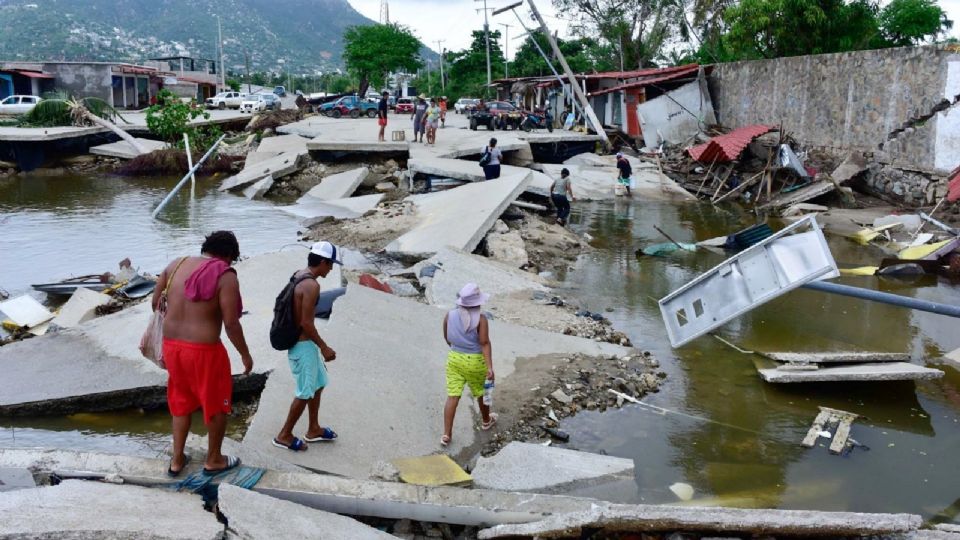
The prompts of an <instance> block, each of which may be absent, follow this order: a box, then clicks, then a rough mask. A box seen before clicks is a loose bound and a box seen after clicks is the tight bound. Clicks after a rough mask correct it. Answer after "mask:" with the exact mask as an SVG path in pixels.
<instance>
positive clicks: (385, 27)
mask: <svg viewBox="0 0 960 540" xmlns="http://www.w3.org/2000/svg"><path fill="white" fill-rule="evenodd" d="M343 41H344V46H343V60H344V63H345V64H346V66H347V70H348V71H350V72H351V73H352V74H353V75H355V76H356V77H357V78H358V79H359V81H360V84H359V86H360V88H359V94H360V95H364V94H366V92H367V88H368V87H369V86H370V85H371V84H372V85H373V86H375V87H377V88H382V87H383V85H384V84H385V83H386V80H387V76H388V75H389V74H390V72H391V71H399V70H403V71H408V72H410V71H415V70H416V69H417V68H419V67H420V65H421V62H420V41H419V40H418V39H417V37H416V36H415V35H413V32H412V31H411V30H410V29H409V28H407V27H405V26H402V25H399V24H373V25H369V26H351V27H350V28H348V29H347V31H346V32H344V34H343Z"/></svg>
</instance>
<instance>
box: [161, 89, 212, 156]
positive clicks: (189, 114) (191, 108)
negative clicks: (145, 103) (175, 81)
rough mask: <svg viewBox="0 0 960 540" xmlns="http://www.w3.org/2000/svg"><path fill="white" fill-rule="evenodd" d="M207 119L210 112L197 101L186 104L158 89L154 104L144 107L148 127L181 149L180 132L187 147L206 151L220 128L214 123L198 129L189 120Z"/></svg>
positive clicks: (181, 138) (173, 95)
mask: <svg viewBox="0 0 960 540" xmlns="http://www.w3.org/2000/svg"><path fill="white" fill-rule="evenodd" d="M197 118H203V119H208V118H210V114H209V113H208V112H206V111H205V110H203V109H201V108H200V107H198V106H197V104H196V102H194V101H192V100H191V101H190V102H189V103H185V102H184V101H183V100H181V99H180V97H179V96H177V95H175V94H173V93H172V92H170V91H169V90H166V89H164V90H160V93H159V94H157V103H156V105H151V106H150V107H148V108H147V129H149V130H150V133H153V134H154V135H156V136H157V137H160V138H161V139H163V140H164V141H166V142H168V143H170V144H171V145H173V146H177V147H179V148H183V134H184V133H186V134H187V136H188V137H189V138H190V146H191V148H193V149H194V150H197V151H205V150H206V149H207V148H209V147H210V145H212V144H213V142H214V141H215V140H216V138H217V137H219V136H220V129H219V128H217V127H216V126H208V127H206V128H202V129H201V128H199V127H198V126H196V125H193V124H191V121H193V120H195V119H197Z"/></svg>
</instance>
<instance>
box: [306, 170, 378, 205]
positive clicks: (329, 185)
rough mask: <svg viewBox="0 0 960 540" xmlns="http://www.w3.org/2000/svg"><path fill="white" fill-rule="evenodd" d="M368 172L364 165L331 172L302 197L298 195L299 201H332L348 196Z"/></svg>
mask: <svg viewBox="0 0 960 540" xmlns="http://www.w3.org/2000/svg"><path fill="white" fill-rule="evenodd" d="M369 174H370V169H368V168H366V167H360V168H358V169H353V170H351V171H344V172H342V173H337V174H331V175H330V176H327V177H324V178H323V180H321V181H320V183H319V184H317V185H316V186H314V187H313V188H312V189H311V190H310V191H308V192H307V193H306V194H305V195H304V196H303V197H300V201H299V202H303V201H313V200H318V201H332V200H335V199H343V198H346V197H349V196H351V195H353V192H354V191H356V190H357V188H358V187H360V184H362V183H363V181H364V179H366V178H367V175H369Z"/></svg>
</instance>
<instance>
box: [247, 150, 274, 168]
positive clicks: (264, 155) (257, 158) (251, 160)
mask: <svg viewBox="0 0 960 540" xmlns="http://www.w3.org/2000/svg"><path fill="white" fill-rule="evenodd" d="M279 155H280V152H258V151H255V150H254V151H251V152H249V153H247V159H246V160H244V162H243V168H244V169H250V168H253V166H254V165H256V164H257V163H260V162H262V161H267V160H268V159H273V158H275V157H277V156H279Z"/></svg>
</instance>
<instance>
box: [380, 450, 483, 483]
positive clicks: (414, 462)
mask: <svg viewBox="0 0 960 540" xmlns="http://www.w3.org/2000/svg"><path fill="white" fill-rule="evenodd" d="M391 463H393V466H394V467H396V468H397V470H398V471H400V480H403V481H404V482H406V483H407V484H414V485H417V486H466V485H470V484H472V483H473V477H472V476H470V475H469V474H467V473H466V471H464V470H463V469H461V468H460V466H459V465H457V463H456V462H455V461H453V460H452V459H450V456H448V455H446V454H438V455H433V456H421V457H414V458H401V459H395V460H393V461H392V462H391Z"/></svg>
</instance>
